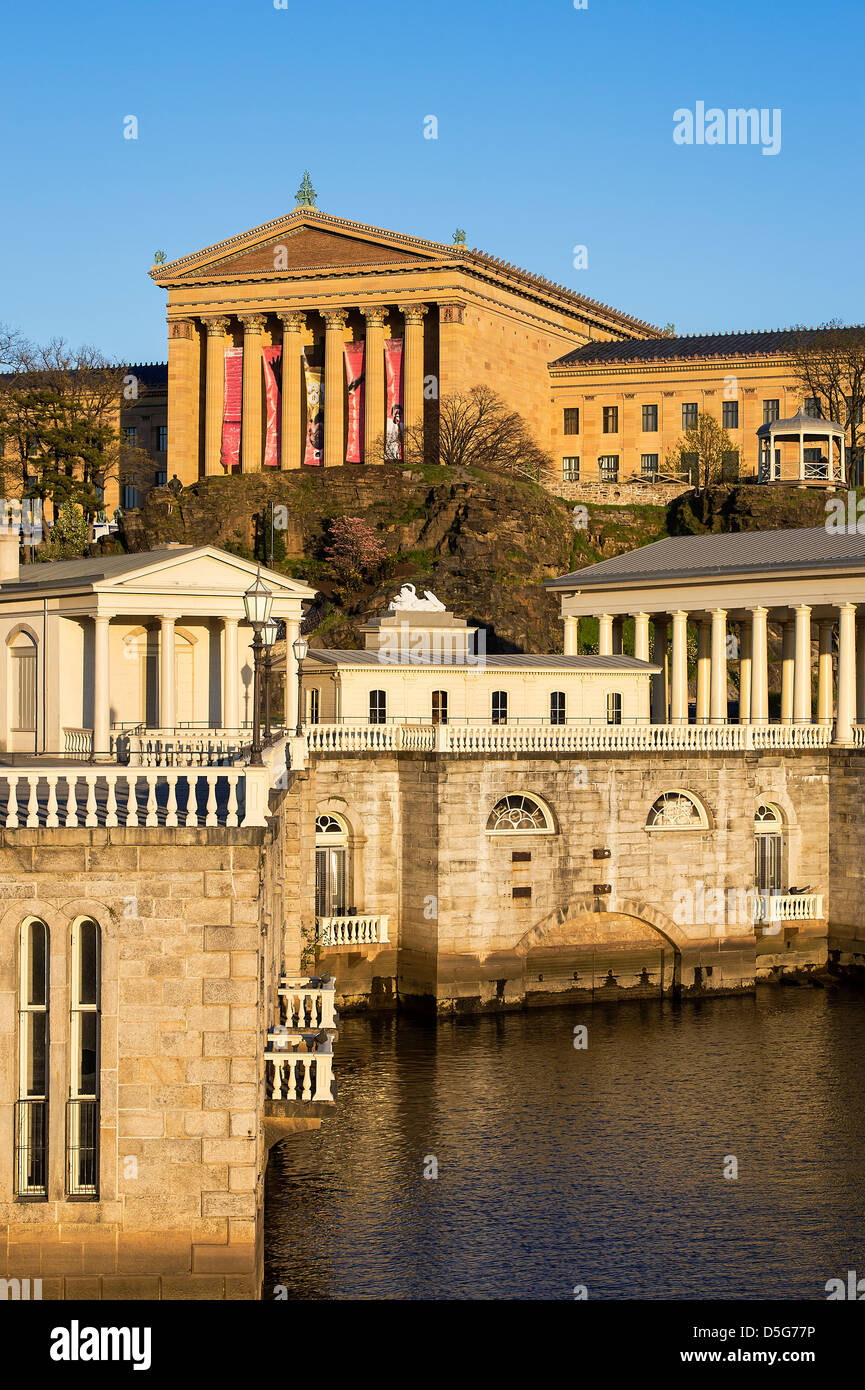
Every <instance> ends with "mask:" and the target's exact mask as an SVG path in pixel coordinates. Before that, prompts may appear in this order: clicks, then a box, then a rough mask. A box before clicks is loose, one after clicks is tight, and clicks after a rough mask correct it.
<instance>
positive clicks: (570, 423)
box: [564, 405, 580, 434]
mask: <svg viewBox="0 0 865 1390" xmlns="http://www.w3.org/2000/svg"><path fill="white" fill-rule="evenodd" d="M564 417H565V418H564V433H565V434H579V432H580V411H579V407H578V406H575V405H568V406H565V409H564Z"/></svg>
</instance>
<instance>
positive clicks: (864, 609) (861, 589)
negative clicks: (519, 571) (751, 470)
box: [546, 527, 865, 745]
mask: <svg viewBox="0 0 865 1390" xmlns="http://www.w3.org/2000/svg"><path fill="white" fill-rule="evenodd" d="M546 587H547V588H548V589H550V590H552V591H553V592H554V593H557V594H559V595H560V597H561V612H562V618H563V620H564V624H565V653H566V654H567V653H571V652H576V651H577V650H578V645H579V623H580V619H581V618H583V617H588V616H591V617H596V618H597V619H598V623H599V653H600V654H601V655H603V654H605V653H615V652H616V651H617V650H618V651H620V650H621V646H622V635H621V634H622V622H623V619H624V618H625V617H633V619H634V634H635V636H634V656H635V657H637V658H638V659H640V660H644V661H646V660H648V659H649V646H650V641H649V636H650V628H652V629H653V631H654V640H653V647H654V660H655V662H656V663H658V664H659V665H663V666H664V671H663V672H662V673H661V674H660V675H658V676H656V677H655V679H654V685H653V691H652V721H653V723H655V724H666V723H668V722H669V723H671V724H673V725H685V724H688V723H689V720H690V708H689V699H688V633H689V628H696V635H697V663H696V665H697V683H696V684H697V690H696V705H695V709H694V717H695V719H696V722H697V723H698V724H712V725H723V724H726V723H727V722H728V717H729V715H728V682H729V680H730V675H731V671H732V668H733V667H736V668H738V683H739V709H738V722H739V723H741V724H746V725H748V724H750V725H766V724H768V723H769V663H768V657H769V650H768V629H769V625H770V624H772V625H778V626H779V627H780V630H781V634H782V637H781V642H782V650H781V708H780V722H781V724H782V725H788V726H792V727H794V728H799V729H802V728H805V727H807V726H812V725H814V724H816V725H819V726H822V727H823V728H825V729H827V730H829V729H832V730H833V733H834V742H835V743H836V744H841V745H851V744H853V743H857V744H858V743H860V742H861V741H862V730H861V728H860V726H863V725H865V536H861V535H858V534H856V533H855V532H854V533H852V534H849V533H837V532H832V531H830V530H828V529H825V528H823V527H814V528H807V529H802V530H790V531H746V532H738V533H734V534H731V535H704V536H685V537H670V538H669V539H667V540H662V541H657V542H655V544H653V545H648V546H645V547H643V548H642V549H639V550H634V551H631V552H629V553H628V554H626V555H621V556H618V557H616V558H614V559H611V560H604V561H603V562H602V563H601V564H598V565H590V566H588V568H586V569H584V570H579V571H577V572H576V573H574V574H568V575H564V576H563V577H562V578H560V579H553V580H549V581H548V582H547V585H546ZM815 665H816V678H817V679H816V691H817V695H816V705H815V704H814V702H813V690H814V675H815Z"/></svg>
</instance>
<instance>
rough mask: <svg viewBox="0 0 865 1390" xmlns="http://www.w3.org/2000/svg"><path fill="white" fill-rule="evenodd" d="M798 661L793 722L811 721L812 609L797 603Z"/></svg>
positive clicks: (796, 664) (804, 604)
mask: <svg viewBox="0 0 865 1390" xmlns="http://www.w3.org/2000/svg"><path fill="white" fill-rule="evenodd" d="M795 613H796V661H795V677H794V683H793V723H794V724H810V723H811V609H810V606H809V605H808V604H807V603H797V604H796V608H795Z"/></svg>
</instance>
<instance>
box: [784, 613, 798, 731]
mask: <svg viewBox="0 0 865 1390" xmlns="http://www.w3.org/2000/svg"><path fill="white" fill-rule="evenodd" d="M795 665H796V645H795V641H794V634H793V624H792V623H790V622H786V623H782V624H781V723H782V724H792V723H793V671H794V668H795Z"/></svg>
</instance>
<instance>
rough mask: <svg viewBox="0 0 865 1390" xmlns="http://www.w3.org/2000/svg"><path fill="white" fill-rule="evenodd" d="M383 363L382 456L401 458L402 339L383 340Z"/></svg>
mask: <svg viewBox="0 0 865 1390" xmlns="http://www.w3.org/2000/svg"><path fill="white" fill-rule="evenodd" d="M384 362H385V369H386V372H387V419H386V420H385V425H384V456H385V458H386V459H401V458H402V417H403V396H402V377H403V353H402V338H385V340H384Z"/></svg>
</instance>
